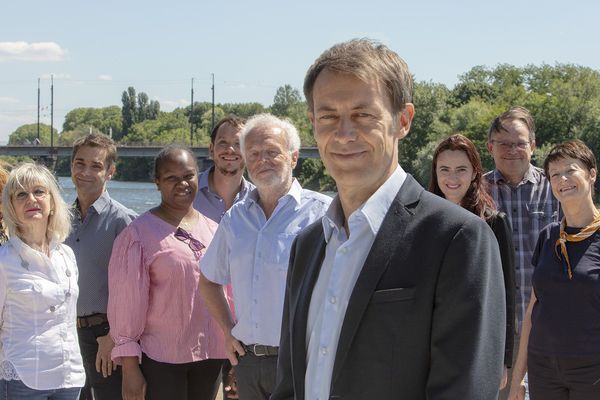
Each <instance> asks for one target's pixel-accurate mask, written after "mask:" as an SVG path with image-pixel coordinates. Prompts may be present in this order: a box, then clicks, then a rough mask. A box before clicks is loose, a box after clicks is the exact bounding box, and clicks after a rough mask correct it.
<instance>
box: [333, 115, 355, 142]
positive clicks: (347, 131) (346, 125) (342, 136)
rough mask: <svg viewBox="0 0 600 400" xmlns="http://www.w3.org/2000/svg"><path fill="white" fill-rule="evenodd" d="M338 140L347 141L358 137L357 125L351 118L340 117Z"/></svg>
mask: <svg viewBox="0 0 600 400" xmlns="http://www.w3.org/2000/svg"><path fill="white" fill-rule="evenodd" d="M336 136H337V138H338V140H340V141H343V142H347V141H352V140H354V139H356V126H355V124H354V122H353V121H352V120H351V119H350V118H340V122H339V126H338V130H337V133H336Z"/></svg>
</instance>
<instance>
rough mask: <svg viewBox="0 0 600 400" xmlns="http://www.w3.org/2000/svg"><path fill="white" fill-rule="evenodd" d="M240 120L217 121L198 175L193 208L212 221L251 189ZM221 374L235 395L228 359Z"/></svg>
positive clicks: (232, 117) (230, 393) (226, 394)
mask: <svg viewBox="0 0 600 400" xmlns="http://www.w3.org/2000/svg"><path fill="white" fill-rule="evenodd" d="M244 122H245V121H244V120H243V119H242V118H240V117H238V116H236V115H233V114H231V115H228V116H226V117H224V118H222V119H221V120H220V121H219V122H217V124H216V125H215V127H214V128H213V130H212V132H211V134H210V145H209V147H208V151H209V154H210V157H211V158H212V160H213V162H214V165H213V166H212V167H210V168H209V169H207V170H205V171H204V172H202V173H201V174H200V176H199V177H198V194H196V199H195V200H194V208H195V209H196V210H198V211H200V212H201V213H202V214H204V215H206V216H207V217H208V218H210V219H212V220H213V221H215V222H216V223H219V222H221V217H223V214H225V212H226V211H227V210H229V208H231V206H232V205H233V204H235V203H237V202H238V201H240V200H242V199H244V198H245V197H246V196H247V195H248V192H250V191H251V190H252V189H254V185H253V184H252V183H250V182H248V181H247V180H246V179H245V178H244V159H243V158H242V154H241V152H240V131H241V130H242V127H243V126H244ZM229 297H230V299H231V296H229ZM222 375H223V390H224V393H223V397H224V398H227V397H229V398H236V397H237V394H236V390H235V383H234V380H235V378H234V372H233V369H232V368H231V364H230V363H229V361H228V360H225V362H224V363H223V372H222Z"/></svg>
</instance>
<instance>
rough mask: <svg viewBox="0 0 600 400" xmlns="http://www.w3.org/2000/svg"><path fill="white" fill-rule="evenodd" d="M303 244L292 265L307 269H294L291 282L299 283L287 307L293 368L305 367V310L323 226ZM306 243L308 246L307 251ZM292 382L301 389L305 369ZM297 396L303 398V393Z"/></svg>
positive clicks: (322, 252) (320, 256) (319, 262)
mask: <svg viewBox="0 0 600 400" xmlns="http://www.w3.org/2000/svg"><path fill="white" fill-rule="evenodd" d="M303 242H304V245H303V246H300V247H302V248H303V249H304V250H305V251H304V252H303V253H302V254H296V260H294V264H295V265H306V266H307V267H306V269H296V270H294V271H293V273H294V276H293V277H292V282H302V286H301V287H300V288H299V290H298V292H297V293H294V298H293V299H292V301H293V306H292V307H291V309H290V312H292V313H293V314H292V315H291V318H290V320H291V321H292V326H291V329H292V332H291V333H292V335H291V338H292V339H291V340H292V343H291V349H292V351H291V354H292V366H293V369H294V370H295V371H306V325H307V322H308V310H309V307H310V299H311V297H312V292H313V289H314V287H315V283H316V282H317V278H318V277H319V272H320V271H321V265H322V264H323V258H324V257H325V247H326V243H325V236H324V234H323V227H322V226H321V225H320V224H319V225H318V226H316V227H315V228H314V229H313V230H312V231H311V233H310V235H307V237H306V238H304V240H303ZM308 247H310V251H306V250H309V249H308ZM292 286H294V285H292ZM294 381H295V382H294V386H295V387H296V390H301V391H302V392H304V372H302V373H301V374H294ZM298 398H304V395H302V396H301V397H298Z"/></svg>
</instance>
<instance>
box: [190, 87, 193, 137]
mask: <svg viewBox="0 0 600 400" xmlns="http://www.w3.org/2000/svg"><path fill="white" fill-rule="evenodd" d="M193 117H194V78H192V101H191V105H190V147H194V121H193Z"/></svg>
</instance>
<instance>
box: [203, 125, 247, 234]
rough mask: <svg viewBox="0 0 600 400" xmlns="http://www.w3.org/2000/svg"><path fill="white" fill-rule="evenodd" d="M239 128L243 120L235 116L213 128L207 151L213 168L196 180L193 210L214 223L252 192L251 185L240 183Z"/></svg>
mask: <svg viewBox="0 0 600 400" xmlns="http://www.w3.org/2000/svg"><path fill="white" fill-rule="evenodd" d="M243 126H244V120H243V119H241V118H239V117H237V116H235V115H229V116H227V117H225V118H223V119H221V120H220V121H219V122H218V123H217V125H215V127H214V129H213V130H212V132H211V134H210V146H209V147H208V151H209V154H210V157H211V158H212V160H213V162H214V165H213V166H212V167H210V168H209V169H207V170H205V171H204V172H202V173H201V174H200V176H199V177H198V194H197V195H196V199H195V200H194V208H195V209H196V210H198V211H200V212H201V213H202V214H204V215H206V216H207V217H208V218H210V219H212V220H213V221H215V222H217V223H219V222H220V221H221V217H223V214H225V211H227V210H229V208H230V207H231V206H232V205H233V204H235V203H237V202H238V201H240V200H241V199H243V198H245V197H246V196H247V195H248V192H249V191H250V190H252V189H254V185H252V184H251V183H250V182H248V181H247V180H246V179H244V160H243V158H242V153H241V152H240V131H241V129H242V127H243Z"/></svg>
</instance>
